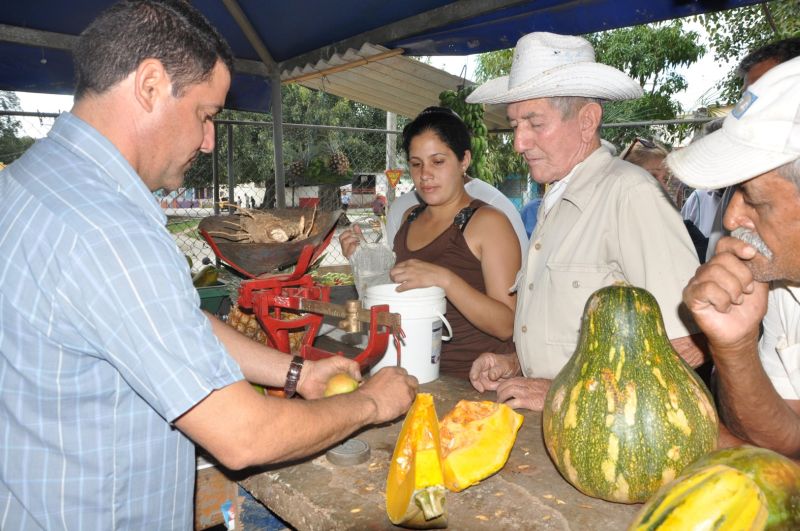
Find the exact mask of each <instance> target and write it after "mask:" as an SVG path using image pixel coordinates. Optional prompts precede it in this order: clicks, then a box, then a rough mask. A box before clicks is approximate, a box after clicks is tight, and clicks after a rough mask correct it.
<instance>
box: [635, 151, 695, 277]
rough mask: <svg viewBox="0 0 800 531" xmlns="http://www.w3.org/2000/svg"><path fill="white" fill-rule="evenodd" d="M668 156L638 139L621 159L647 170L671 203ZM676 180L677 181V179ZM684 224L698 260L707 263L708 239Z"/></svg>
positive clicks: (692, 226)
mask: <svg viewBox="0 0 800 531" xmlns="http://www.w3.org/2000/svg"><path fill="white" fill-rule="evenodd" d="M668 154H669V151H667V149H666V148H665V147H664V146H662V145H660V144H657V143H655V142H653V141H650V140H646V139H642V138H636V139H635V140H634V141H633V142H632V143H631V145H630V146H629V147H628V149H627V150H625V153H623V154H622V156H621V158H622V160H626V161H628V162H630V163H631V164H636V165H637V166H639V167H641V168H643V169H645V170H647V172H648V173H650V175H652V176H653V177H654V178H655V179H656V180H657V181H658V183H659V184H660V185H661V187H662V188H663V189H664V192H666V193H667V197H668V198H669V199H670V201H673V202H674V199H673V198H672V197H671V196H670V194H669V190H668V186H669V183H670V180H671V179H670V175H669V171H668V170H667V167H666V164H665V162H664V159H666V158H667V155H668ZM674 180H676V181H677V179H674ZM683 224H684V225H685V226H686V231H687V232H688V233H689V237H690V238H691V239H692V244H694V248H695V251H697V257H698V259H699V260H700V262H701V263H702V262H705V257H706V248H707V247H708V238H707V237H706V236H705V235H704V234H703V233H702V232H700V229H698V228H697V227H696V226H695V224H694V223H692V222H691V221H689V220H688V219H684V220H683Z"/></svg>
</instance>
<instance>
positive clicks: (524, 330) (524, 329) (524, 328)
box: [520, 325, 528, 332]
mask: <svg viewBox="0 0 800 531" xmlns="http://www.w3.org/2000/svg"><path fill="white" fill-rule="evenodd" d="M520 330H522V331H523V332H527V331H528V327H527V326H525V325H522V328H520Z"/></svg>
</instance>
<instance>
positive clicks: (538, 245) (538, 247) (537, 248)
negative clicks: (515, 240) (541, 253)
mask: <svg viewBox="0 0 800 531" xmlns="http://www.w3.org/2000/svg"><path fill="white" fill-rule="evenodd" d="M533 248H534V249H536V250H537V251H538V250H539V249H541V248H542V244H541V243H539V242H536V243H535V244H533Z"/></svg>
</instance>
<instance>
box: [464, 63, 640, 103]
mask: <svg viewBox="0 0 800 531" xmlns="http://www.w3.org/2000/svg"><path fill="white" fill-rule="evenodd" d="M508 79H509V76H503V77H499V78H497V79H492V80H490V81H487V82H486V83H484V84H483V85H481V86H479V87H478V88H476V89H475V90H474V91H473V92H472V94H470V95H469V96H468V97H467V102H468V103H513V102H516V101H524V100H532V99H536V98H552V97H559V96H578V97H584V98H599V99H603V100H610V101H620V100H631V99H636V98H639V97H641V95H642V94H643V91H642V87H641V86H639V84H638V83H637V82H636V81H634V80H633V79H631V78H630V77H628V76H627V75H626V74H625V73H623V72H621V71H619V70H617V69H616V68H613V67H611V66H608V65H604V64H602V63H589V62H585V63H572V64H568V65H564V66H560V67H557V68H552V69H550V70H547V71H546V72H543V73H541V74H540V75H538V76H536V77H535V78H533V79H531V80H529V81H527V82H525V83H522V84H521V85H519V86H516V87H514V88H512V89H509V88H508Z"/></svg>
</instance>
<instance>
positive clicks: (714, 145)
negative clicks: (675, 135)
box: [667, 129, 797, 190]
mask: <svg viewBox="0 0 800 531" xmlns="http://www.w3.org/2000/svg"><path fill="white" fill-rule="evenodd" d="M796 158H797V155H796V154H787V153H782V152H779V151H769V150H766V149H764V148H758V147H754V146H751V145H747V144H743V143H741V142H738V141H736V140H735V139H733V138H732V137H731V136H730V135H728V134H727V132H726V131H725V129H720V130H719V131H715V132H713V133H711V134H710V135H707V136H704V137H703V138H701V139H700V140H698V141H697V142H695V143H693V144H691V145H689V146H687V147H685V148H683V149H679V150H676V151H673V152H672V153H670V154H669V156H667V166H668V167H669V169H670V170H671V171H672V173H673V174H674V175H675V176H676V177H678V179H680V180H681V181H683V182H684V183H686V184H688V185H689V186H691V187H692V188H699V189H701V190H716V189H718V188H724V187H726V186H732V185H734V184H739V183H741V182H744V181H747V180H749V179H752V178H753V177H757V176H759V175H761V174H763V173H767V172H768V171H770V170H774V169H775V168H778V167H780V166H783V165H784V164H786V163H787V162H790V161H792V160H794V159H796Z"/></svg>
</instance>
